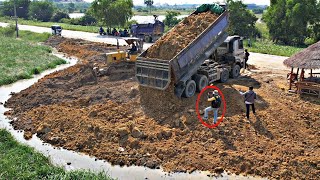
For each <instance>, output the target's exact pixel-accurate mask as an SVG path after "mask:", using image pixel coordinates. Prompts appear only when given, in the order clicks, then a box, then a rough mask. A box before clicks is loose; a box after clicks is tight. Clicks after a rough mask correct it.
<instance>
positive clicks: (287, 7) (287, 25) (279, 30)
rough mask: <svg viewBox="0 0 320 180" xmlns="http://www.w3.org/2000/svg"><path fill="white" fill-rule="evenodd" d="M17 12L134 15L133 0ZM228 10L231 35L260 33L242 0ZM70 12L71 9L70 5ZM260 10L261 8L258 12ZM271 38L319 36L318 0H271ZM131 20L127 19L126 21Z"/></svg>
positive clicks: (89, 20) (86, 21) (6, 9)
mask: <svg viewBox="0 0 320 180" xmlns="http://www.w3.org/2000/svg"><path fill="white" fill-rule="evenodd" d="M16 1H17V15H18V17H21V18H25V19H34V20H39V21H54V22H65V23H70V24H80V25H93V24H94V25H97V24H98V25H102V26H108V27H124V26H127V25H128V21H129V20H130V19H131V17H132V16H133V11H132V9H133V1H132V0H94V1H93V2H92V3H91V6H90V7H89V8H88V10H87V11H86V13H85V14H86V15H85V17H82V18H81V19H70V18H69V16H68V13H67V12H66V11H61V10H58V8H57V7H56V6H55V5H54V4H53V3H52V2H49V1H32V2H31V1H30V0H16ZM13 2H14V0H8V1H5V2H3V5H2V7H1V12H0V13H1V14H2V15H3V16H13ZM227 2H228V10H229V12H230V17H229V20H230V23H229V24H230V26H229V30H228V31H229V34H230V35H234V34H237V35H240V36H244V37H247V38H255V37H261V32H259V30H258V29H257V28H256V22H257V20H258V19H257V17H256V16H255V14H254V13H253V11H251V10H249V9H248V8H247V6H246V5H245V4H243V3H242V1H236V0H227ZM68 8H69V10H68V11H69V12H70V11H73V10H74V6H73V5H71V6H70V7H68ZM259 13H261V12H259ZM177 15H179V13H177V12H172V11H168V12H167V15H166V19H165V22H164V23H165V24H166V25H167V26H168V27H169V28H170V27H173V26H174V25H175V24H177V23H179V21H180V20H179V19H177V18H176V16H177ZM262 20H263V21H264V22H265V23H266V25H267V27H268V31H269V35H270V38H271V40H272V41H273V42H275V43H279V44H285V45H304V44H305V43H306V42H307V41H309V42H316V41H319V40H320V2H319V1H317V0H271V4H270V6H269V7H268V8H267V10H266V11H265V12H263V18H262ZM129 22H130V21H129Z"/></svg>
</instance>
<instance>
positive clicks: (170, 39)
mask: <svg viewBox="0 0 320 180" xmlns="http://www.w3.org/2000/svg"><path fill="white" fill-rule="evenodd" d="M217 18H218V15H216V14H212V13H211V12H205V13H199V14H196V15H195V14H193V15H191V16H188V17H186V18H185V19H184V20H183V21H182V22H180V23H179V24H178V25H176V26H175V27H174V28H173V29H171V30H170V31H169V32H168V33H167V34H165V35H164V36H162V37H161V38H160V39H159V40H157V41H156V43H155V44H154V45H152V46H151V47H150V48H149V49H148V52H147V54H146V57H148V58H158V59H164V60H170V59H172V58H173V57H174V56H176V55H177V54H178V53H179V52H180V51H181V50H182V49H183V48H185V47H186V46H188V45H189V44H190V43H191V42H192V41H193V40H194V39H196V37H198V36H199V35H200V34H201V33H202V32H203V31H204V30H205V29H207V28H208V27H209V25H210V24H211V23H213V22H214V21H215V20H216V19H217Z"/></svg>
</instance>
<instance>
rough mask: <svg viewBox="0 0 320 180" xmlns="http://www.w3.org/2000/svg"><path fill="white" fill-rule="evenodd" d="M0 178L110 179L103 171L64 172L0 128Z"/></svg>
mask: <svg viewBox="0 0 320 180" xmlns="http://www.w3.org/2000/svg"><path fill="white" fill-rule="evenodd" d="M0 179H93V180H95V179H111V178H110V177H108V176H107V175H105V174H104V173H99V174H94V173H92V172H89V171H71V172H66V171H65V170H64V169H63V168H61V167H55V166H53V165H51V164H50V162H49V159H48V158H46V157H45V156H43V155H42V154H40V153H38V152H35V151H34V149H33V148H30V147H28V146H25V145H22V144H19V143H18V142H17V141H16V140H14V138H13V137H12V135H11V134H10V133H9V132H8V131H6V130H4V129H0Z"/></svg>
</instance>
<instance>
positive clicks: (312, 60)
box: [283, 41, 320, 69]
mask: <svg viewBox="0 0 320 180" xmlns="http://www.w3.org/2000/svg"><path fill="white" fill-rule="evenodd" d="M283 63H284V64H285V65H286V66H288V67H291V68H300V69H320V41H319V42H317V43H315V44H313V45H311V46H309V47H308V48H306V49H304V50H302V51H300V52H299V53H297V54H295V55H293V56H291V57H290V58H288V59H286V60H285V61H284V62H283Z"/></svg>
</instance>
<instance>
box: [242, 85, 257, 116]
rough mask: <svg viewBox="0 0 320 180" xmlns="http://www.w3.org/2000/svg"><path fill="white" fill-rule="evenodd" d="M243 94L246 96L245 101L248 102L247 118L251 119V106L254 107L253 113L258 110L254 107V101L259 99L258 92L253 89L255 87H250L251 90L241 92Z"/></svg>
mask: <svg viewBox="0 0 320 180" xmlns="http://www.w3.org/2000/svg"><path fill="white" fill-rule="evenodd" d="M240 94H241V95H243V96H244V103H245V104H246V116H247V119H249V114H250V106H251V107H252V112H253V114H255V113H256V110H255V108H254V101H255V99H257V93H255V92H254V91H253V87H252V86H251V87H249V91H247V92H245V93H242V92H240Z"/></svg>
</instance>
